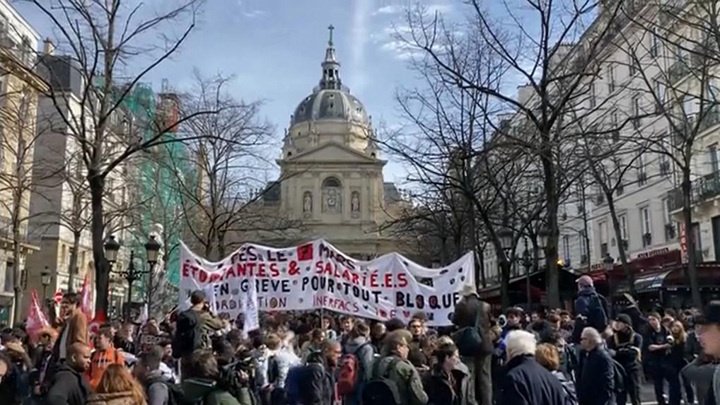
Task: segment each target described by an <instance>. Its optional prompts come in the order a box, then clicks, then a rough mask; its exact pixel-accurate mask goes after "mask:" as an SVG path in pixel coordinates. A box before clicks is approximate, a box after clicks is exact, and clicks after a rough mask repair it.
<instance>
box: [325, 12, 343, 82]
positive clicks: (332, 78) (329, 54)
mask: <svg viewBox="0 0 720 405" xmlns="http://www.w3.org/2000/svg"><path fill="white" fill-rule="evenodd" d="M334 30H335V27H334V26H332V25H330V26H329V27H328V31H330V37H329V39H328V47H327V49H326V50H325V60H324V61H323V63H322V64H321V66H322V79H320V88H321V89H334V90H340V89H342V81H341V80H340V63H339V62H338V61H337V59H336V58H335V45H334V44H333V31H334Z"/></svg>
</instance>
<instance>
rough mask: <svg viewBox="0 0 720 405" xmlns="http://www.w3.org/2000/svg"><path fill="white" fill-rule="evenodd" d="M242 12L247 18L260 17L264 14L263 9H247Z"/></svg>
mask: <svg viewBox="0 0 720 405" xmlns="http://www.w3.org/2000/svg"><path fill="white" fill-rule="evenodd" d="M242 14H243V15H244V16H245V17H247V18H257V17H262V16H264V15H265V11H263V10H249V11H243V12H242Z"/></svg>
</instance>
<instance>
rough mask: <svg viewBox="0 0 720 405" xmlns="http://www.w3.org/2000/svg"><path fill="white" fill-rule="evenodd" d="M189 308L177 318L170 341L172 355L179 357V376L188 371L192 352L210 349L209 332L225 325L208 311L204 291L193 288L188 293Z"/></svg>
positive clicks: (182, 376)
mask: <svg viewBox="0 0 720 405" xmlns="http://www.w3.org/2000/svg"><path fill="white" fill-rule="evenodd" d="M190 304H191V305H192V307H190V309H188V310H186V311H183V312H181V313H180V314H179V315H178V318H177V323H176V325H177V329H176V331H175V336H174V337H173V341H172V350H173V357H175V358H176V359H180V374H181V375H180V377H181V378H185V377H184V375H185V374H186V373H187V372H188V371H189V370H188V369H187V365H188V364H189V363H190V358H191V356H192V354H193V353H194V352H195V351H196V350H198V349H210V348H211V347H212V345H211V341H210V332H211V331H217V330H220V329H222V328H223V327H225V323H224V322H223V321H222V320H221V319H220V318H217V317H215V316H213V314H212V313H211V312H210V310H209V308H208V304H207V299H206V296H205V292H204V291H203V290H195V291H193V292H192V294H190Z"/></svg>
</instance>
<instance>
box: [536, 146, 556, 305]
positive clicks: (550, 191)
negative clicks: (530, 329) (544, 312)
mask: <svg viewBox="0 0 720 405" xmlns="http://www.w3.org/2000/svg"><path fill="white" fill-rule="evenodd" d="M543 156H544V154H543ZM551 159H552V155H550V156H549V157H542V158H541V160H542V163H543V171H544V174H545V198H546V201H547V204H546V206H547V226H548V231H549V234H548V238H547V244H546V245H545V265H546V270H545V280H546V283H547V284H546V288H547V305H548V306H549V307H550V308H560V274H559V269H558V239H559V238H560V229H559V227H558V215H557V213H558V208H559V206H560V201H559V198H558V192H557V180H556V178H555V164H554V163H553V162H552V160H551Z"/></svg>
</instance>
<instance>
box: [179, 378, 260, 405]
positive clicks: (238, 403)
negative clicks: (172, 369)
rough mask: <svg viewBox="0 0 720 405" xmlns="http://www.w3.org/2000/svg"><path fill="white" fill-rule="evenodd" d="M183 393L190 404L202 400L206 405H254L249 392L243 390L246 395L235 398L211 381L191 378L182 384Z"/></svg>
mask: <svg viewBox="0 0 720 405" xmlns="http://www.w3.org/2000/svg"><path fill="white" fill-rule="evenodd" d="M182 391H183V395H184V399H185V400H187V401H189V402H194V401H201V400H202V401H204V404H205V405H254V403H253V400H252V396H251V395H250V393H249V392H247V390H243V394H246V395H242V397H241V398H235V397H233V396H232V395H231V394H230V393H229V392H227V391H225V390H223V389H220V388H218V387H217V384H215V382H213V381H209V380H201V379H195V378H189V379H187V380H185V381H183V382H182Z"/></svg>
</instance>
